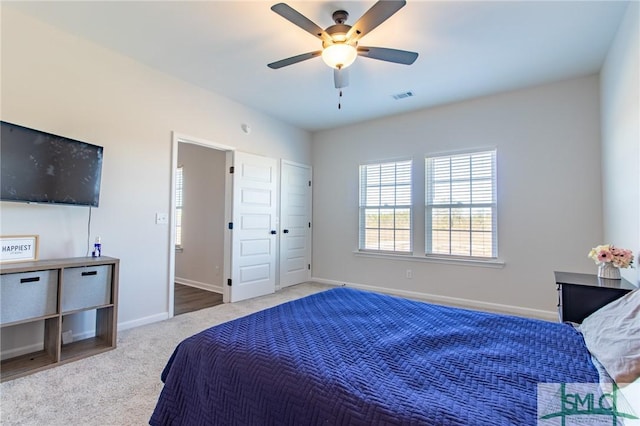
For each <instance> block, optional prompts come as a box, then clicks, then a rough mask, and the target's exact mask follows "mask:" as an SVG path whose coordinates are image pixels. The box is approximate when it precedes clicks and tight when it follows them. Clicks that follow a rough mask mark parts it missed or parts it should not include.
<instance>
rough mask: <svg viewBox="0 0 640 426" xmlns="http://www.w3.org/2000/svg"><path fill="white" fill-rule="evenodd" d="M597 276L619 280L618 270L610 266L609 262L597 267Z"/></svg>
mask: <svg viewBox="0 0 640 426" xmlns="http://www.w3.org/2000/svg"><path fill="white" fill-rule="evenodd" d="M598 276H599V277H600V278H607V279H610V280H619V279H620V268H618V267H617V266H614V265H612V264H611V262H606V263H601V264H600V265H599V266H598Z"/></svg>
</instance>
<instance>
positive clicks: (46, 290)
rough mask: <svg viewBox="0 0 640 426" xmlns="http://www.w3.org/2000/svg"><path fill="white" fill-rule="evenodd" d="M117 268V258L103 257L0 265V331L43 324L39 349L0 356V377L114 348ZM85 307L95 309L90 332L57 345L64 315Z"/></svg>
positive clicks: (6, 377) (38, 369) (34, 370)
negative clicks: (94, 317)
mask: <svg viewBox="0 0 640 426" xmlns="http://www.w3.org/2000/svg"><path fill="white" fill-rule="evenodd" d="M119 268H120V260H119V259H115V258H112V257H105V256H101V257H75V258H68V259H54V260H40V261H33V262H20V263H10V264H4V265H0V303H1V306H0V326H1V327H2V329H3V331H6V330H5V329H7V328H10V327H19V326H24V324H28V323H40V324H42V325H43V327H44V337H43V340H42V350H37V351H36V352H32V353H29V354H25V355H20V356H15V357H13V358H9V359H5V360H3V361H2V362H1V363H0V380H1V381H6V380H11V379H15V378H17V377H21V376H25V375H27V374H31V373H35V372H36V371H40V370H44V369H47V368H51V367H54V366H56V365H60V364H63V363H67V362H71V361H75V360H78V359H81V358H85V357H88V356H91V355H95V354H97V353H100V352H104V351H108V350H111V349H114V348H115V347H116V338H117V318H118V274H119ZM86 311H95V314H96V323H95V336H92V337H88V338H85V339H82V340H78V341H73V342H71V343H67V344H63V342H62V331H63V330H62V321H63V319H64V317H65V316H70V315H74V314H78V313H81V312H86ZM89 334H93V333H89ZM2 350H3V351H5V350H6V348H4V347H2Z"/></svg>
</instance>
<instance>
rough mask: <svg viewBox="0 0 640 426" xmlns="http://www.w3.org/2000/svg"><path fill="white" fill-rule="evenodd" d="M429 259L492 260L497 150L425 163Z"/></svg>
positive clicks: (495, 226)
mask: <svg viewBox="0 0 640 426" xmlns="http://www.w3.org/2000/svg"><path fill="white" fill-rule="evenodd" d="M425 171H426V174H425V180H426V182H425V187H426V197H425V204H426V206H425V216H426V217H425V219H426V220H425V222H426V226H425V230H426V254H427V255H430V254H432V255H452V256H465V257H480V258H496V257H497V253H498V247H497V217H496V212H497V199H496V151H495V150H493V151H485V152H472V153H465V154H457V155H450V156H437V157H427V158H426V159H425Z"/></svg>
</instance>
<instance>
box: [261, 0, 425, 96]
mask: <svg viewBox="0 0 640 426" xmlns="http://www.w3.org/2000/svg"><path fill="white" fill-rule="evenodd" d="M406 3H407V2H406V1H405V0H380V1H378V2H377V3H376V4H374V5H373V6H372V7H371V9H369V10H367V12H365V14H364V15H362V17H360V19H358V21H357V22H356V23H355V24H353V26H351V25H347V24H345V22H346V21H347V18H348V17H349V13H347V12H346V11H344V10H337V11H335V12H333V15H332V17H333V20H334V22H335V25H331V26H330V27H328V28H326V29H324V30H323V29H322V28H320V27H319V26H318V25H316V24H315V23H313V22H312V21H311V20H310V19H309V18H307V17H305V16H304V15H302V14H301V13H300V12H298V11H297V10H295V9H293V8H292V7H291V6H289V5H287V4H285V3H278V4H275V5H273V6H272V7H271V10H273V11H274V12H275V13H277V14H278V15H280V16H282V17H283V18H284V19H286V20H288V21H290V22H292V23H293V24H295V25H297V26H298V27H300V28H302V29H303V30H305V31H307V32H308V33H310V34H311V35H313V36H314V37H317V38H319V39H320V40H322V50H316V51H314V52H308V53H303V54H301V55H296V56H292V57H290V58H286V59H282V60H280V61H276V62H272V63H270V64H268V65H267V66H268V67H269V68H272V69H278V68H282V67H286V66H288V65H293V64H297V63H298V62H302V61H306V60H307V59H311V58H316V57H318V56H322V59H323V60H324V62H325V63H326V64H327V65H328V66H330V67H331V68H333V79H334V83H335V87H336V89H341V88H343V87H347V86H348V85H349V76H348V74H347V71H348V70H347V69H346V68H347V67H348V66H349V65H351V64H352V63H353V61H355V59H356V57H357V56H364V57H366V58H371V59H378V60H381V61H387V62H394V63H397V64H404V65H411V64H412V63H414V62H415V60H416V58H417V57H418V54H417V53H416V52H408V51H406V50H397V49H388V48H385V47H365V46H358V41H359V40H360V39H361V38H362V37H364V36H365V35H367V34H368V33H369V32H371V31H372V30H373V29H374V28H376V27H377V26H378V25H380V24H382V23H383V22H384V21H386V20H387V19H389V18H390V17H391V16H392V15H393V14H394V13H396V12H397V11H398V10H400V9H401V8H402V7H404V5H405V4H406Z"/></svg>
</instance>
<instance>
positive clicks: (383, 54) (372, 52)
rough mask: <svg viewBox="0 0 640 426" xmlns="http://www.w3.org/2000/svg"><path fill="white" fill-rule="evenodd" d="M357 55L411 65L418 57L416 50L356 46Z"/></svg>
mask: <svg viewBox="0 0 640 426" xmlns="http://www.w3.org/2000/svg"><path fill="white" fill-rule="evenodd" d="M358 55H359V56H364V57H365V58H371V59H379V60H381V61H387V62H395V63H396V64H404V65H411V64H413V63H414V62H415V60H416V59H417V58H418V54H417V53H416V52H409V51H406V50H398V49H387V48H386V47H367V46H358Z"/></svg>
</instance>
